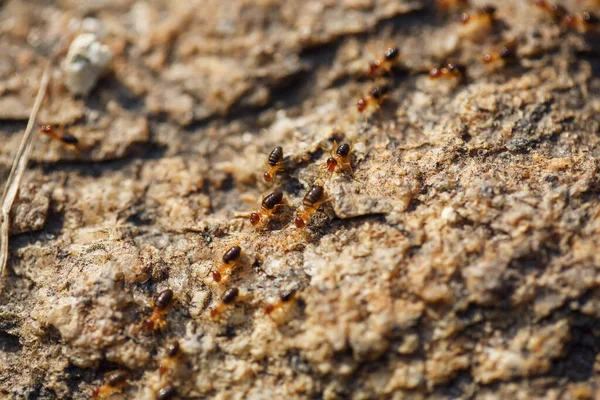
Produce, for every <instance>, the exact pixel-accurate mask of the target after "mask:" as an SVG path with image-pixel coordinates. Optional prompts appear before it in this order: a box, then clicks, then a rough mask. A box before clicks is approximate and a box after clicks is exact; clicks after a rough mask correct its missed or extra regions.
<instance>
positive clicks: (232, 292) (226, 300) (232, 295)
mask: <svg viewBox="0 0 600 400" xmlns="http://www.w3.org/2000/svg"><path fill="white" fill-rule="evenodd" d="M239 295H240V290H239V289H238V288H236V287H234V288H230V289H227V290H226V291H225V293H223V296H222V297H221V303H220V304H219V305H218V306H216V307H214V308H212V309H211V310H210V316H211V318H215V317H216V316H217V315H219V313H220V312H221V310H222V309H223V308H224V307H225V306H227V305H230V304H233V302H234V301H235V300H236V299H237V298H238V296H239Z"/></svg>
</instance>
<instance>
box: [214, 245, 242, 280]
mask: <svg viewBox="0 0 600 400" xmlns="http://www.w3.org/2000/svg"><path fill="white" fill-rule="evenodd" d="M241 257H242V248H241V247H240V246H233V247H231V248H230V249H229V250H227V251H226V252H225V254H223V265H222V266H221V268H219V269H218V270H216V271H215V272H213V273H212V277H213V279H214V280H215V282H221V279H222V278H223V274H224V273H225V271H228V272H229V273H228V275H227V276H229V274H231V270H233V268H235V266H236V265H237V264H238V263H239V261H240V258H241Z"/></svg>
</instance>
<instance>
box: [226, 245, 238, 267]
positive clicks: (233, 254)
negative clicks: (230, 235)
mask: <svg viewBox="0 0 600 400" xmlns="http://www.w3.org/2000/svg"><path fill="white" fill-rule="evenodd" d="M241 255H242V248H241V247H240V246H233V247H232V248H230V249H229V250H227V251H226V252H225V254H223V262H224V263H225V264H230V263H232V262H233V261H237V260H238V259H239V258H240V256H241Z"/></svg>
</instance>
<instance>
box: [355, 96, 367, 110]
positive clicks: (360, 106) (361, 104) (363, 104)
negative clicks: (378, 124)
mask: <svg viewBox="0 0 600 400" xmlns="http://www.w3.org/2000/svg"><path fill="white" fill-rule="evenodd" d="M365 108H367V102H366V101H365V99H363V98H360V99H358V101H357V102H356V109H357V110H358V112H363V111H365Z"/></svg>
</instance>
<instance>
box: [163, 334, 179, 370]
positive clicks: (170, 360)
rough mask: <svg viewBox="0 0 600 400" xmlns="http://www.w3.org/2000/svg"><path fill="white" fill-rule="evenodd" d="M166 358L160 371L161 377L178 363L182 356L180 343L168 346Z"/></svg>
mask: <svg viewBox="0 0 600 400" xmlns="http://www.w3.org/2000/svg"><path fill="white" fill-rule="evenodd" d="M165 354H166V358H165V359H164V360H163V361H162V362H161V363H160V367H159V369H158V371H159V374H160V375H164V374H166V373H167V372H168V371H169V369H171V366H172V365H173V364H174V363H175V362H176V361H177V359H178V358H179V356H180V354H181V348H180V347H179V342H178V341H174V342H173V343H169V345H168V346H167V351H166V352H165Z"/></svg>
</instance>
